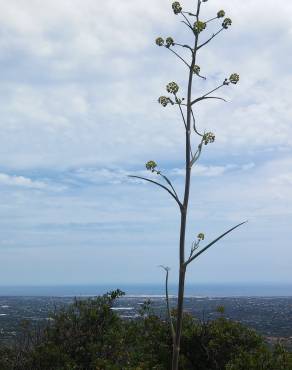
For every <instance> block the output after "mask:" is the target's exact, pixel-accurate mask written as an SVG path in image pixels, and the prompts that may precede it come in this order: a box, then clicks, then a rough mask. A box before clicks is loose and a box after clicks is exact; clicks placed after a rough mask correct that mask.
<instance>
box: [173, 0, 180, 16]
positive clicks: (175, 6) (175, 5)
mask: <svg viewBox="0 0 292 370" xmlns="http://www.w3.org/2000/svg"><path fill="white" fill-rule="evenodd" d="M172 10H173V12H174V14H179V13H181V11H182V7H181V5H180V3H179V2H178V1H175V2H174V3H172Z"/></svg>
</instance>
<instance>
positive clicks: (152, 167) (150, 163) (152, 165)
mask: <svg viewBox="0 0 292 370" xmlns="http://www.w3.org/2000/svg"><path fill="white" fill-rule="evenodd" d="M145 166H146V169H147V170H148V171H151V172H155V168H156V167H157V163H156V162H154V161H148V162H147V163H146V165H145Z"/></svg>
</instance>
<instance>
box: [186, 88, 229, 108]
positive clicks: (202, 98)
mask: <svg viewBox="0 0 292 370" xmlns="http://www.w3.org/2000/svg"><path fill="white" fill-rule="evenodd" d="M222 86H225V84H224V83H223V84H221V85H219V86H218V87H216V88H215V89H213V90H211V91H209V92H208V93H207V94H205V95H203V96H201V97H200V98H197V99H195V100H193V101H192V102H191V105H193V104H196V103H198V102H199V101H201V100H204V99H219V100H225V99H223V98H219V97H217V96H212V97H211V96H210V97H208V98H207V96H208V95H210V94H212V93H213V92H214V91H217V90H219V89H221V87H222ZM225 101H226V100H225Z"/></svg>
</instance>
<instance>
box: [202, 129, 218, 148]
mask: <svg viewBox="0 0 292 370" xmlns="http://www.w3.org/2000/svg"><path fill="white" fill-rule="evenodd" d="M214 141H215V135H214V134H213V132H207V133H206V134H204V136H203V143H204V144H205V145H208V144H209V143H214Z"/></svg>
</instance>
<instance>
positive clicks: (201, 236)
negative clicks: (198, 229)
mask: <svg viewBox="0 0 292 370" xmlns="http://www.w3.org/2000/svg"><path fill="white" fill-rule="evenodd" d="M197 238H198V239H199V240H204V239H205V234H204V233H200V234H198V236H197Z"/></svg>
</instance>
